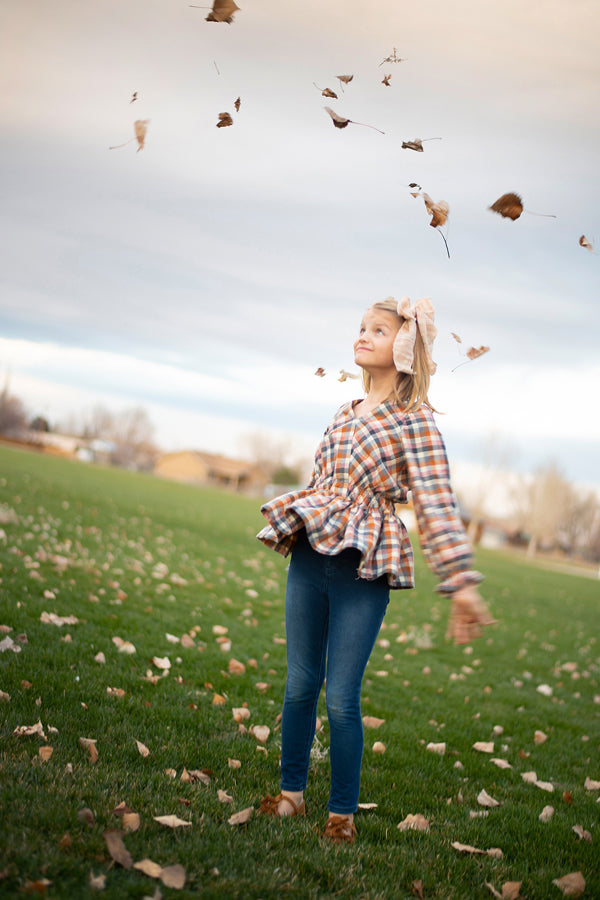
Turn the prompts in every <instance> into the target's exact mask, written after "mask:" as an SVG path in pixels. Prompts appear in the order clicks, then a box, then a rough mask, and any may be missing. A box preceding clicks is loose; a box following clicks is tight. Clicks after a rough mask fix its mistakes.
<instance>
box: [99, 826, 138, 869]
mask: <svg viewBox="0 0 600 900" xmlns="http://www.w3.org/2000/svg"><path fill="white" fill-rule="evenodd" d="M102 837H103V838H104V841H105V843H106V847H107V849H108V852H109V853H110V855H111V857H112V859H114V861H115V862H116V863H119V865H120V866H123V868H124V869H131V867H132V866H133V859H132V856H131V853H130V852H129V850H127V848H126V847H125V845H124V843H123V840H122V836H121V832H120V831H117V830H116V828H107V829H106V831H104V832H103V833H102Z"/></svg>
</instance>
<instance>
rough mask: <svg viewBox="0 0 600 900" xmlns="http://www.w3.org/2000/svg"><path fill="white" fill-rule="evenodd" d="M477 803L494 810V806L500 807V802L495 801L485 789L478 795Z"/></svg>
mask: <svg viewBox="0 0 600 900" xmlns="http://www.w3.org/2000/svg"><path fill="white" fill-rule="evenodd" d="M477 802H478V803H479V805H480V806H489V807H490V808H493V807H494V806H500V803H499V801H498V800H494V798H493V797H491V796H490V795H489V794H488V792H487V791H486V790H485V788H484V789H483V790H481V791H479V793H478V794H477Z"/></svg>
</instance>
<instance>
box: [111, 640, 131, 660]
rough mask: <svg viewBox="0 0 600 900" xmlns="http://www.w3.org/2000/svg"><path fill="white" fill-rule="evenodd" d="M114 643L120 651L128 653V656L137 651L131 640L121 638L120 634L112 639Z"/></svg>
mask: <svg viewBox="0 0 600 900" xmlns="http://www.w3.org/2000/svg"><path fill="white" fill-rule="evenodd" d="M112 642H113V644H114V645H115V647H116V648H117V650H118V651H119V653H126V654H127V655H128V656H130V655H132V654H133V653H135V647H134V645H133V644H132V643H131V641H124V640H123V638H120V637H119V636H118V635H115V636H114V638H113V639H112Z"/></svg>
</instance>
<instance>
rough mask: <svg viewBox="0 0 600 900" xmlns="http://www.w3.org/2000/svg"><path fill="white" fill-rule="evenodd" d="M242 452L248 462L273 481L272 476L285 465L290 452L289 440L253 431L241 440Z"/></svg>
mask: <svg viewBox="0 0 600 900" xmlns="http://www.w3.org/2000/svg"><path fill="white" fill-rule="evenodd" d="M242 445H243V450H242V452H243V453H244V454H245V455H246V456H247V457H248V459H249V461H250V462H253V463H254V464H255V465H256V466H258V467H259V468H260V469H262V470H263V472H266V474H267V475H268V476H269V478H271V479H272V480H274V474H275V472H277V471H278V470H279V469H283V468H284V466H286V465H287V463H286V457H287V456H288V454H289V452H290V447H291V444H290V441H289V440H278V439H275V438H272V437H271V436H270V435H269V434H267V433H266V432H265V431H253V432H251V433H249V434H246V435H244V437H243V438H242Z"/></svg>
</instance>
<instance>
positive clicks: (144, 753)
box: [135, 740, 150, 758]
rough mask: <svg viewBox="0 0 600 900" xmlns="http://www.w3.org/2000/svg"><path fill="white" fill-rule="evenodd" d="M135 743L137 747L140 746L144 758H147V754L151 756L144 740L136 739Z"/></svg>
mask: <svg viewBox="0 0 600 900" xmlns="http://www.w3.org/2000/svg"><path fill="white" fill-rule="evenodd" d="M135 744H136V747H137V748H138V752H139V754H140V756H143V757H144V758H146V756H150V751H149V750H148V748H147V747H146V745H145V744H142V742H141V741H138V740H136V742H135Z"/></svg>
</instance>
